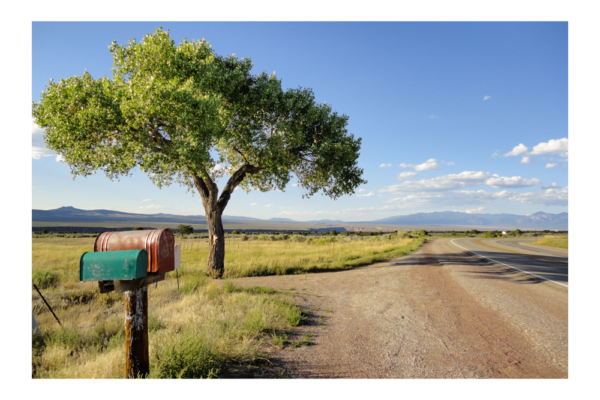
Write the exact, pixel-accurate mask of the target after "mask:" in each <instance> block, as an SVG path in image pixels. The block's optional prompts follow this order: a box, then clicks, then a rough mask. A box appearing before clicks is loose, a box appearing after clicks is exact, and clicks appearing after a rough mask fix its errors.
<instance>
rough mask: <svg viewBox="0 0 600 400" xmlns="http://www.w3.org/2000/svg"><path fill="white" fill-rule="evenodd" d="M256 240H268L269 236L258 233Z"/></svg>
mask: <svg viewBox="0 0 600 400" xmlns="http://www.w3.org/2000/svg"><path fill="white" fill-rule="evenodd" d="M257 240H269V237H268V236H267V235H265V234H262V235H258V238H257Z"/></svg>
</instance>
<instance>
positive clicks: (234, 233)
mask: <svg viewBox="0 0 600 400" xmlns="http://www.w3.org/2000/svg"><path fill="white" fill-rule="evenodd" d="M231 234H232V235H239V234H240V233H239V232H238V231H237V230H233V231H231Z"/></svg>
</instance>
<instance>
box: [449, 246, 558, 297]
mask: <svg viewBox="0 0 600 400" xmlns="http://www.w3.org/2000/svg"><path fill="white" fill-rule="evenodd" d="M535 240H536V239H533V238H532V239H518V238H517V239H512V238H511V239H508V238H507V239H474V238H461V239H453V240H452V241H451V243H453V244H454V245H456V246H459V248H461V247H462V248H464V249H467V250H470V251H472V252H474V253H476V254H478V255H480V256H483V257H486V258H489V259H492V260H494V261H499V262H501V263H503V264H506V265H507V266H510V267H514V268H516V269H519V270H521V271H524V272H528V273H530V274H532V275H530V276H529V279H546V280H549V281H553V282H555V283H557V284H559V285H564V286H567V287H568V283H569V254H568V250H564V249H555V248H552V247H545V246H534V245H530V244H527V242H532V241H535Z"/></svg>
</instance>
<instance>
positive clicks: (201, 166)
mask: <svg viewBox="0 0 600 400" xmlns="http://www.w3.org/2000/svg"><path fill="white" fill-rule="evenodd" d="M110 52H111V53H112V56H113V69H112V77H111V78H109V77H103V78H99V79H94V78H93V77H92V76H91V75H90V73H89V72H85V73H84V74H83V75H82V76H74V77H71V78H67V79H64V80H63V79H61V80H60V81H59V82H58V83H56V82H52V81H50V83H49V86H48V87H47V88H46V89H45V90H44V92H43V93H42V94H41V96H40V101H39V102H34V103H33V108H32V114H33V116H34V118H35V122H36V123H37V125H39V126H40V127H41V128H43V129H44V131H45V134H44V142H45V144H46V146H47V147H48V148H49V149H52V150H54V151H55V152H56V153H58V154H59V155H61V156H62V157H63V158H64V160H65V162H67V163H68V164H69V167H70V169H71V174H72V175H73V176H78V175H80V176H88V175H91V174H94V173H95V172H96V171H97V170H99V171H102V172H104V173H105V174H106V176H107V177H108V178H110V179H115V178H118V177H119V176H123V175H125V176H127V175H129V174H131V171H132V170H133V169H134V168H136V167H137V168H139V169H140V170H141V171H143V172H145V173H147V174H148V175H149V177H150V179H151V180H152V182H153V183H154V184H156V185H157V186H159V187H162V186H165V185H170V184H172V183H174V182H176V183H179V184H181V185H183V186H185V187H187V188H188V189H189V190H192V191H193V190H195V191H197V192H198V193H199V194H200V198H201V200H202V205H203V207H204V214H205V216H206V221H207V225H208V233H209V253H208V271H209V273H210V274H211V275H213V276H215V277H220V276H222V275H223V271H224V260H225V240H224V231H223V224H222V221H221V216H222V214H223V212H224V210H225V207H226V206H227V204H228V202H229V200H230V198H231V195H232V193H233V191H234V190H235V189H236V188H238V187H240V188H242V189H243V190H245V191H250V190H260V191H270V190H281V191H283V190H284V189H285V187H286V185H287V183H288V182H289V181H290V180H291V178H292V176H293V175H295V176H296V177H297V179H298V181H299V184H300V187H301V188H302V189H303V190H304V194H303V197H310V196H312V195H314V194H315V193H317V192H322V193H323V194H325V195H327V196H329V197H331V198H333V199H337V198H338V197H340V196H342V195H346V194H353V193H354V190H355V189H356V188H357V187H358V186H359V185H361V184H364V183H367V182H366V181H365V180H363V179H362V173H363V170H362V169H361V168H358V166H357V164H358V163H357V159H358V156H359V150H360V144H361V139H360V138H358V139H355V138H354V136H353V135H352V134H349V133H348V132H347V130H346V126H347V123H348V117H347V116H346V115H339V114H338V113H337V112H334V111H333V110H332V107H331V106H330V105H328V104H326V103H316V102H315V97H314V94H313V92H312V91H311V90H310V89H303V88H298V89H288V90H284V89H283V88H282V85H281V80H279V79H277V78H276V76H275V74H274V73H273V74H272V75H267V74H266V73H264V72H263V73H261V74H258V75H252V74H251V73H250V70H251V68H252V62H251V61H250V59H249V58H246V59H244V58H242V59H238V58H237V57H235V55H231V56H226V57H223V56H219V55H217V54H215V53H214V51H213V50H212V48H211V46H209V44H208V42H206V41H205V40H204V39H203V40H199V41H188V40H187V39H184V40H183V42H182V43H180V44H179V45H178V46H176V45H175V42H174V41H173V40H171V37H170V34H169V32H168V31H166V32H165V31H163V30H162V28H159V29H157V30H156V32H155V33H154V34H148V35H146V36H144V38H143V40H142V41H141V42H140V43H138V42H136V40H135V39H133V40H130V41H129V42H128V43H127V44H126V45H118V44H117V43H116V42H113V44H112V45H111V46H110ZM215 155H216V157H215ZM226 175H228V176H229V179H228V180H227V183H226V184H225V186H224V187H223V190H222V191H221V193H220V194H219V188H218V186H217V179H218V178H221V177H224V176H226Z"/></svg>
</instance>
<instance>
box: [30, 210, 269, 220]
mask: <svg viewBox="0 0 600 400" xmlns="http://www.w3.org/2000/svg"><path fill="white" fill-rule="evenodd" d="M31 219H32V220H33V221H37V222H73V223H76V222H98V223H101V222H124V221H128V222H138V223H146V222H167V223H181V224H206V218H205V217H204V215H175V214H163V213H158V214H136V213H127V212H122V211H112V210H81V209H79V208H75V207H60V208H56V209H54V210H32V213H31ZM223 220H224V221H228V220H238V221H242V220H243V221H262V220H261V219H258V218H250V217H237V216H229V215H223Z"/></svg>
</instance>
